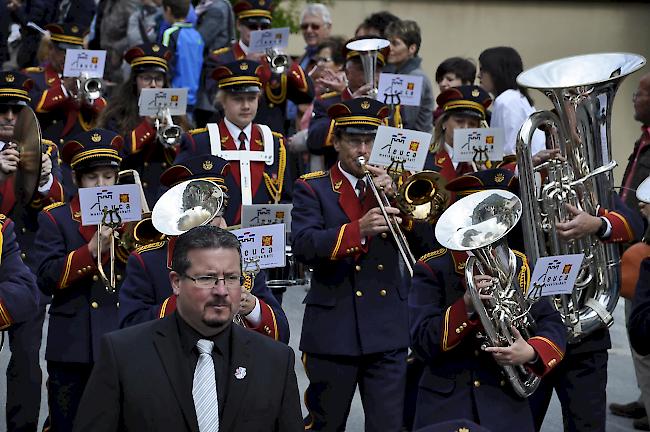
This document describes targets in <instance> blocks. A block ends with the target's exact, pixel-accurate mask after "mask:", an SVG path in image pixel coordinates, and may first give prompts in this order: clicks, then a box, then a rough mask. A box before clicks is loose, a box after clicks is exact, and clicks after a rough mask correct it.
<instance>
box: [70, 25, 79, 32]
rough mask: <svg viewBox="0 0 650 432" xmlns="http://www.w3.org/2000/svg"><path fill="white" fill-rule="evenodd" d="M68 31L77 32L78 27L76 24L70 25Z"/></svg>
mask: <svg viewBox="0 0 650 432" xmlns="http://www.w3.org/2000/svg"><path fill="white" fill-rule="evenodd" d="M70 31H71V32H72V33H79V27H77V26H72V27H70Z"/></svg>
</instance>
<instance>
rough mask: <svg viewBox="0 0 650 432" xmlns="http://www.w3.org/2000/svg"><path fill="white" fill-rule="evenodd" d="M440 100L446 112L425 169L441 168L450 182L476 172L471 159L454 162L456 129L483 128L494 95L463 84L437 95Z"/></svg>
mask: <svg viewBox="0 0 650 432" xmlns="http://www.w3.org/2000/svg"><path fill="white" fill-rule="evenodd" d="M436 103H437V104H438V107H439V108H440V109H441V111H442V114H441V115H440V117H439V118H438V120H437V121H436V127H435V130H434V135H433V143H432V144H431V148H430V149H429V153H427V160H426V162H425V164H424V169H430V170H434V171H438V172H440V174H441V175H442V176H443V177H444V178H445V179H446V180H447V181H451V180H453V179H455V178H456V177H458V176H460V175H463V174H467V173H470V172H473V171H474V169H473V168H472V166H471V164H469V163H467V162H460V163H456V162H453V161H452V157H453V155H454V130H455V129H467V128H479V127H482V126H481V125H482V124H485V118H486V113H487V109H488V107H489V106H490V104H491V103H492V98H490V95H489V94H488V93H487V92H486V91H485V90H483V89H482V88H481V87H479V86H475V85H462V86H458V87H451V88H448V89H447V90H444V91H443V92H442V93H440V94H439V95H438V97H437V98H436ZM452 201H453V196H452Z"/></svg>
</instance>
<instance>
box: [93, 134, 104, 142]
mask: <svg viewBox="0 0 650 432" xmlns="http://www.w3.org/2000/svg"><path fill="white" fill-rule="evenodd" d="M90 139H91V140H92V141H93V142H96V143H98V142H100V141H101V140H102V136H101V135H100V134H98V133H94V134H93V136H91V137H90Z"/></svg>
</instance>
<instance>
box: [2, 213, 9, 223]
mask: <svg viewBox="0 0 650 432" xmlns="http://www.w3.org/2000/svg"><path fill="white" fill-rule="evenodd" d="M8 220H9V218H7V215H5V214H2V213H0V225H4V223H5V222H7V221H8Z"/></svg>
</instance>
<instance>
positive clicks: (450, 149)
mask: <svg viewBox="0 0 650 432" xmlns="http://www.w3.org/2000/svg"><path fill="white" fill-rule="evenodd" d="M445 150H446V151H447V154H448V155H449V160H451V163H452V165H453V166H454V169H456V168H458V162H454V160H453V159H452V158H453V157H454V148H453V147H452V146H450V145H449V144H447V143H445Z"/></svg>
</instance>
